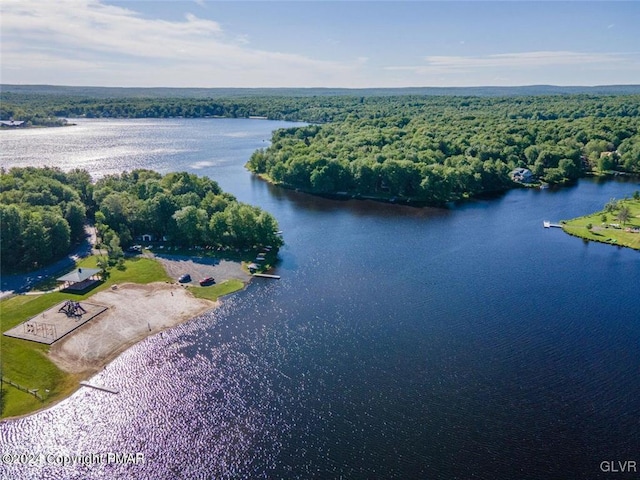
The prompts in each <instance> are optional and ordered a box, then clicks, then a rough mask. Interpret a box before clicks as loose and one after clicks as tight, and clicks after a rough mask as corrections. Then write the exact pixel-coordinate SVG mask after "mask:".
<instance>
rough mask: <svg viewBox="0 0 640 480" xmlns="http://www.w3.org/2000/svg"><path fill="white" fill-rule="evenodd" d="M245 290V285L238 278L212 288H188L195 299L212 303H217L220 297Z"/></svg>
mask: <svg viewBox="0 0 640 480" xmlns="http://www.w3.org/2000/svg"><path fill="white" fill-rule="evenodd" d="M243 288H244V283H242V282H241V281H240V280H238V279H236V278H232V279H231V280H226V281H224V282H222V283H217V284H215V285H211V286H210V287H187V289H188V290H189V291H190V292H191V294H192V295H193V296H194V297H196V298H204V299H206V300H211V301H212V302H215V301H216V300H218V298H220V297H223V296H225V295H229V294H230V293H233V292H237V291H238V290H242V289H243Z"/></svg>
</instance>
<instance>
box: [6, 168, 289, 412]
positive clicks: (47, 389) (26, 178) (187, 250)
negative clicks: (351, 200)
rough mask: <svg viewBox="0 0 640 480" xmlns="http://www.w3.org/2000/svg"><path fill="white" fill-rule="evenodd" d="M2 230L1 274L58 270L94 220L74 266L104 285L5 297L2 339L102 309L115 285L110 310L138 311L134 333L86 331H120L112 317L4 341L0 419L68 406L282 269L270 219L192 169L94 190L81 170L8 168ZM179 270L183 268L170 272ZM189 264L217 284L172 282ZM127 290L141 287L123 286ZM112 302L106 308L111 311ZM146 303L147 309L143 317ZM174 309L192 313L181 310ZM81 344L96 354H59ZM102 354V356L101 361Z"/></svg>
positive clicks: (126, 175)
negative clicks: (131, 349) (39, 321)
mask: <svg viewBox="0 0 640 480" xmlns="http://www.w3.org/2000/svg"><path fill="white" fill-rule="evenodd" d="M0 222H1V231H2V251H3V255H2V256H1V257H0V263H1V267H2V272H3V274H5V275H7V274H8V273H13V272H25V271H33V270H39V269H41V268H43V267H45V266H48V265H51V264H52V263H53V262H54V261H55V260H57V259H59V258H62V257H64V256H66V255H68V254H69V252H70V250H71V249H72V248H73V246H74V245H77V244H78V242H81V241H83V240H84V239H85V237H86V235H87V230H86V229H87V223H92V224H93V225H94V226H95V233H96V237H95V244H96V245H95V246H96V248H97V250H94V255H92V256H90V257H87V258H85V259H83V260H82V261H80V262H78V264H77V267H80V268H96V269H98V270H100V271H101V276H102V283H101V284H100V285H99V286H98V287H97V288H95V289H94V290H92V291H91V292H90V293H86V294H75V293H64V292H60V291H48V292H43V291H40V292H38V291H32V292H29V294H27V295H17V296H14V297H12V298H8V299H5V300H2V301H1V302H0V326H1V330H2V332H3V333H4V332H5V331H7V330H9V329H11V328H13V327H15V326H17V325H19V324H21V323H22V322H24V321H25V320H28V319H30V318H33V317H34V316H35V315H38V314H42V313H43V312H45V311H47V310H48V309H49V308H51V307H53V306H55V305H58V304H59V303H61V302H64V301H67V300H73V301H75V302H82V301H86V300H87V299H89V298H90V299H91V300H92V301H93V295H96V298H97V300H95V301H97V302H98V303H100V298H101V296H102V297H104V296H108V295H107V294H106V293H105V291H106V289H108V288H112V287H115V286H116V285H117V286H118V288H117V292H115V291H114V292H115V293H114V292H111V293H112V295H111V296H113V295H117V294H119V295H118V296H119V297H120V299H119V300H118V299H115V300H113V301H112V302H111V305H112V309H117V310H118V312H119V316H120V317H122V313H123V312H125V313H126V312H127V311H129V310H131V311H138V312H140V315H138V318H137V320H138V321H137V325H138V327H139V328H137V329H135V328H133V327H132V326H133V325H134V324H136V321H135V320H136V319H135V318H133V319H131V321H129V322H128V324H127V326H126V327H125V326H122V325H121V326H120V327H113V330H114V331H113V332H112V333H113V335H112V336H104V335H102V336H100V335H95V336H94V335H91V334H90V333H89V334H87V332H95V331H100V328H102V327H99V326H100V325H103V324H105V322H106V323H107V324H108V323H109V322H112V320H109V318H110V314H109V310H107V313H106V314H100V315H99V316H98V317H96V318H95V319H93V320H91V321H89V322H88V323H87V324H86V325H83V326H82V327H80V328H78V330H77V331H74V333H73V334H71V335H69V336H68V338H67V337H65V338H63V339H61V340H59V341H58V342H56V343H54V344H53V346H51V347H49V346H48V345H45V344H40V343H36V342H31V341H28V340H22V339H18V338H11V337H6V336H4V335H3V336H2V337H1V338H0V353H1V354H2V355H1V357H0V359H1V363H0V370H1V374H2V379H3V381H2V389H0V417H2V418H5V417H14V416H19V415H24V414H27V413H30V412H33V411H36V410H39V409H41V408H43V407H45V406H49V405H51V404H52V403H54V402H56V401H58V400H61V399H62V398H66V397H67V396H68V395H69V394H71V393H72V392H73V391H75V390H76V389H77V388H78V381H79V380H80V379H82V378H86V375H88V374H89V373H91V372H94V371H95V369H96V368H98V367H101V366H104V365H105V364H106V363H108V361H109V360H111V359H113V358H114V355H117V354H119V353H120V352H121V351H122V350H123V349H124V348H127V347H128V346H130V345H132V344H133V343H135V342H137V341H139V340H140V339H142V338H146V337H147V336H148V335H149V334H152V333H155V332H157V331H160V330H162V329H164V328H168V327H169V326H172V325H175V324H176V323H179V322H181V321H184V320H185V319H187V318H193V317H194V316H196V315H198V314H199V313H201V312H202V311H203V309H208V308H211V307H213V306H215V305H216V302H217V301H218V298H219V297H220V296H223V295H228V294H230V293H232V292H235V291H238V290H240V289H242V288H244V287H245V283H247V282H248V281H249V280H250V278H251V273H254V272H255V273H259V272H264V271H266V270H268V269H269V268H271V267H272V266H273V265H275V264H276V262H277V258H278V250H279V248H280V247H281V246H282V245H283V243H284V242H283V240H282V236H281V232H280V230H279V226H278V223H277V221H276V220H275V218H274V217H273V216H272V215H271V214H269V213H268V212H265V211H263V210H262V209H260V208H258V207H254V206H252V205H248V204H244V203H241V202H238V201H237V200H236V199H235V197H233V196H232V195H230V194H228V193H225V192H223V191H222V190H221V189H220V187H219V186H218V184H217V183H216V182H215V181H213V180H211V179H209V178H206V177H198V176H197V175H193V174H189V173H187V172H178V173H169V174H167V175H164V176H163V175H160V174H159V173H157V172H153V171H150V170H134V171H132V172H123V173H122V174H119V175H109V176H106V177H103V178H101V179H100V180H98V181H97V182H93V181H92V179H91V177H90V175H89V173H88V172H86V171H83V170H72V171H70V172H66V173H65V172H63V171H62V170H60V169H58V168H50V167H44V168H34V167H26V168H11V169H9V170H8V171H6V170H4V169H2V170H1V171H0ZM137 242H140V244H137ZM7 252H10V254H7ZM154 257H155V258H154ZM171 263H175V264H177V266H175V268H174V269H169V266H170V265H171ZM186 264H189V265H192V267H190V268H192V269H193V272H192V275H193V274H194V273H197V274H198V275H201V276H200V277H194V278H193V281H195V282H197V280H198V278H205V277H208V276H209V275H211V273H210V272H218V273H216V274H215V281H214V280H211V281H210V282H209V283H213V285H211V286H206V287H191V286H187V285H179V284H174V282H175V280H176V279H178V277H179V276H180V275H182V274H184V273H186V272H184V271H182V270H183V269H184V266H185V265H186ZM203 272H206V273H203ZM45 280H46V282H45V285H41V286H36V288H35V289H36V290H38V289H40V290H42V289H44V290H51V288H52V287H53V286H54V283H55V282H54V279H53V278H47V279H45ZM158 282H160V283H158ZM123 284H134V285H129V286H125V287H122V288H120V286H121V285H123ZM140 285H144V286H145V287H144V288H143V287H140ZM165 285H168V286H167V287H165ZM171 285H173V286H171ZM167 288H169V289H170V290H171V292H170V293H171V295H169V293H168V292H166V291H165V290H166V289H167ZM132 292H138V293H139V295H137V296H136V295H133V293H132ZM132 298H133V299H132ZM109 301H110V300H104V301H103V303H105V304H107V305H109ZM141 305H143V306H145V308H143V309H142V310H140V307H141ZM172 305H178V306H180V305H182V306H183V307H184V308H182V309H181V310H179V311H176V310H173V309H172V308H171V306H172ZM164 317H166V318H164ZM144 320H146V323H145V321H144ZM141 322H142V323H141ZM103 326H104V325H103ZM104 328H107V327H104ZM96 329H98V330H96ZM122 332H129V333H128V334H123V336H122V337H120V338H119V337H118V335H117V334H116V333H122ZM87 335H88V336H87ZM78 336H83V337H85V339H84V340H83V341H82V342H79V343H78V341H76V340H74V339H75V338H79V337H78ZM93 338H96V339H98V340H96V341H94V340H92V339H93ZM118 338H119V339H118ZM74 342H75V344H77V345H78V346H79V347H80V346H82V345H85V346H86V345H92V347H91V351H92V352H91V353H90V354H89V353H88V352H87V351H86V350H85V351H82V352H78V351H77V348H76V352H75V353H73V352H72V351H71V350H69V349H67V350H65V347H61V346H59V345H63V346H69V345H73V344H74ZM79 347H78V348H79ZM101 348H103V351H102V354H98V353H96V352H99V351H101ZM91 356H93V357H95V358H94V359H93V363H92V361H88V360H87V359H88V358H89V357H91ZM54 359H57V360H58V363H56V362H55V361H53V360H54ZM61 366H62V367H63V368H60V367H61Z"/></svg>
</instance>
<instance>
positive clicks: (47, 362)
mask: <svg viewBox="0 0 640 480" xmlns="http://www.w3.org/2000/svg"><path fill="white" fill-rule="evenodd" d="M98 261H99V256H97V255H94V256H91V257H87V258H85V259H83V260H81V261H80V262H78V264H77V266H78V267H84V268H92V267H95V266H96V265H97V263H98ZM245 287H246V283H245V282H243V281H242V280H239V279H236V278H229V279H220V281H219V283H216V284H215V285H213V286H209V287H192V286H184V285H181V284H179V283H175V282H174V280H173V279H172V278H170V277H168V276H167V274H166V272H165V269H164V268H163V267H162V265H161V264H160V263H159V262H158V261H157V260H155V259H153V258H145V257H131V258H127V259H126V260H125V261H124V262H123V264H122V266H121V267H120V268H119V269H114V270H113V271H110V272H109V276H108V278H107V279H106V280H104V281H102V282H101V283H100V284H99V285H98V286H97V287H96V288H94V289H92V290H91V291H90V292H87V293H84V294H70V293H65V292H60V291H55V292H32V294H27V295H15V296H13V297H10V298H7V299H3V300H2V301H0V311H1V313H2V315H1V316H0V318H1V330H2V332H3V333H4V332H5V331H7V330H9V329H11V328H13V327H15V326H16V325H19V324H21V323H22V322H24V321H26V320H28V319H30V318H33V317H35V316H37V315H40V314H41V313H42V312H44V311H46V310H47V309H49V308H51V307H53V306H55V305H57V304H59V303H60V302H63V301H66V300H68V299H70V298H71V299H72V300H73V301H77V302H80V303H81V304H82V302H88V303H95V304H100V305H104V306H107V307H108V309H107V310H106V311H105V312H104V313H102V314H100V315H98V316H97V317H96V318H94V319H92V320H90V321H89V322H88V323H87V324H86V325H83V326H82V327H81V328H79V329H77V330H76V331H74V332H72V333H71V334H69V335H67V336H65V337H63V338H61V339H59V340H57V341H56V342H54V343H53V344H52V345H50V346H49V345H45V344H41V343H36V342H32V341H28V340H23V339H19V338H12V337H6V336H2V337H1V342H0V349H1V353H2V359H3V360H2V378H3V382H2V396H1V397H0V407H1V410H0V418H1V419H3V420H4V419H9V418H15V417H19V416H24V415H28V414H32V413H35V412H37V411H40V410H42V409H45V408H49V407H51V406H52V405H54V404H55V403H57V402H59V401H61V400H63V399H65V398H67V397H68V396H69V395H71V394H72V393H74V392H75V391H76V390H77V389H78V388H80V384H79V382H80V381H82V380H87V379H88V378H90V377H91V376H93V375H94V374H95V373H97V372H98V371H100V369H102V368H104V367H105V366H106V365H107V364H108V363H110V362H111V361H112V360H114V359H115V358H116V357H118V356H119V355H120V354H121V353H122V352H124V351H125V350H126V349H128V348H129V347H131V346H132V345H134V344H136V343H138V342H140V341H142V340H144V339H146V338H147V337H149V336H151V335H155V334H157V333H159V332H162V331H163V330H165V329H168V328H171V327H174V326H176V325H179V324H180V323H183V322H185V321H187V320H190V319H192V318H195V317H197V316H198V315H200V314H202V313H204V312H206V311H210V310H212V309H214V308H216V307H217V306H218V305H219V303H220V301H219V298H220V297H222V296H224V295H229V294H231V293H234V292H237V291H239V290H241V289H243V288H245ZM29 392H31V393H29Z"/></svg>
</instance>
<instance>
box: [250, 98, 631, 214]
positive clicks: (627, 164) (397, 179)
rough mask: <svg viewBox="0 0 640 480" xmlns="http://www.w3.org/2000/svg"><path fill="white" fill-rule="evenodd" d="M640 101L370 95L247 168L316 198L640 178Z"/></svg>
mask: <svg viewBox="0 0 640 480" xmlns="http://www.w3.org/2000/svg"><path fill="white" fill-rule="evenodd" d="M639 128H640V96H610V97H588V96H582V95H579V96H569V97H565V96H553V97H510V98H479V97H386V98H363V99H361V102H360V105H358V106H354V107H353V108H352V109H351V110H350V111H349V112H348V113H347V114H346V115H344V118H337V119H334V121H333V122H332V123H329V124H323V125H318V124H316V125H309V126H305V127H298V128H289V129H281V130H278V131H276V132H274V134H273V138H272V145H271V146H270V147H269V148H267V149H266V150H259V151H257V152H256V153H254V155H253V156H252V157H251V159H250V161H249V162H248V163H247V167H248V168H249V169H250V170H251V171H252V172H254V173H257V174H260V175H263V176H264V177H266V178H267V179H269V180H270V181H273V182H274V183H278V184H282V185H285V186H289V187H294V188H299V189H302V190H305V191H309V192H312V193H320V194H336V193H342V194H347V195H354V196H362V197H373V198H380V199H395V200H396V201H407V202H417V203H427V204H443V203H446V202H448V201H452V200H457V199H461V198H466V197H469V196H474V195H478V194H481V193H484V192H493V191H500V190H505V189H508V188H512V187H514V186H516V183H515V182H513V181H512V179H511V177H510V175H509V174H510V172H511V171H512V170H513V169H515V168H518V167H522V168H528V169H530V170H531V171H532V172H533V174H534V175H535V176H536V178H537V179H538V180H542V181H546V182H548V183H552V184H563V183H567V182H570V181H573V180H575V179H576V178H578V177H580V176H581V175H583V174H584V173H585V172H587V171H596V172H605V171H611V170H617V171H623V172H629V173H640V134H639V133H640V132H639Z"/></svg>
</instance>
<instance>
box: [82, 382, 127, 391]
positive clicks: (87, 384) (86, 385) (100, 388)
mask: <svg viewBox="0 0 640 480" xmlns="http://www.w3.org/2000/svg"><path fill="white" fill-rule="evenodd" d="M80 385H82V386H83V387H89V388H93V389H95V390H100V391H103V392H109V393H114V394H118V393H120V392H119V391H118V390H114V389H112V388H109V387H100V386H98V385H93V384H91V383H89V382H85V381H82V382H80Z"/></svg>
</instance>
